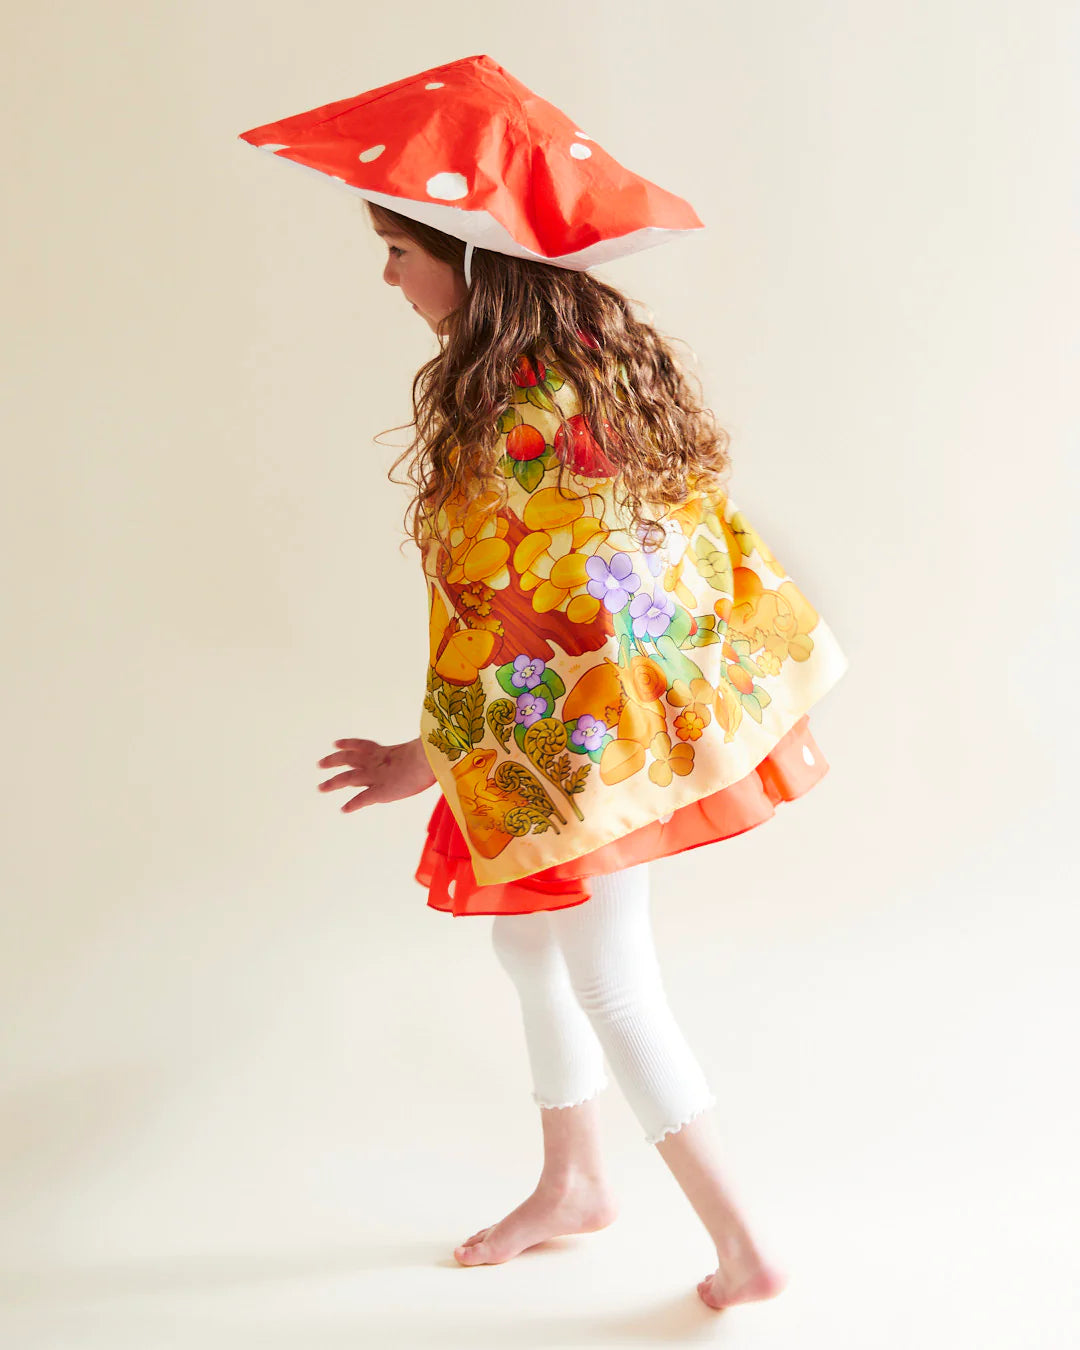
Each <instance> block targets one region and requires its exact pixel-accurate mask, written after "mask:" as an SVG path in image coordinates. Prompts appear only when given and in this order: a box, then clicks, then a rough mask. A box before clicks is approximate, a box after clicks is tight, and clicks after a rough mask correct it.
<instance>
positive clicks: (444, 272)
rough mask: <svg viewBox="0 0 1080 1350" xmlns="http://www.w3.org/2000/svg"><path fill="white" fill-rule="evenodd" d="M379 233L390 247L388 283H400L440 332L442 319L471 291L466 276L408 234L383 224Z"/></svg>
mask: <svg viewBox="0 0 1080 1350" xmlns="http://www.w3.org/2000/svg"><path fill="white" fill-rule="evenodd" d="M375 233H376V234H377V235H379V237H380V238H381V239H382V240H383V242H384V243H385V244H386V246H387V248H388V249H389V250H390V253H389V257H388V258H387V260H386V266H385V267H384V268H383V280H384V281H385V282H386V284H387V285H388V286H400V287H401V289H402V291H403V292H404V294H405V299H406V300H408V301H409V303H410V304H411V305H412V307H413V309H415V310H416V312H417V313H418V314H419V315H420V317H421V318H422V319H424V320H426V322H427V325H428V327H429V328H431V329H432V331H433V332H435V333H438V332H439V325H440V323H441V321H442V320H443V319H444V318H445V317H446V316H447V314H449V313H450V311H451V310H453V309H456V308H457V307H458V305H459V304H460V303H461V302H462V300H464V299H465V296H466V295H467V293H468V288H467V287H466V285H465V278H464V277H463V276H462V274H461V273H460V272H459V271H457V269H456V268H454V267H452V266H451V265H450V263H447V262H442V261H441V259H439V258H435V257H432V255H431V254H430V253H428V252H427V251H426V250H425V249H423V248H421V247H420V245H419V244H417V243H416V242H415V241H414V240H412V239H410V238H408V236H407V235H404V234H398V233H396V232H395V231H394V230H389V229H386V230H384V229H382V228H378V229H376V231H375Z"/></svg>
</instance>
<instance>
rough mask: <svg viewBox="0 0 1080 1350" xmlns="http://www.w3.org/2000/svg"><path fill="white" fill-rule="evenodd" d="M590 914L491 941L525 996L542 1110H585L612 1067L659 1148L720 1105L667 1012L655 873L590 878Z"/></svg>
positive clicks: (506, 924) (564, 913) (541, 921)
mask: <svg viewBox="0 0 1080 1350" xmlns="http://www.w3.org/2000/svg"><path fill="white" fill-rule="evenodd" d="M589 881H590V884H591V887H592V895H591V896H590V898H589V899H588V900H586V901H585V902H584V903H583V904H579V905H571V906H569V907H568V908H566V909H557V910H540V911H537V912H536V913H532V914H497V915H496V916H495V918H494V921H493V923H492V930H491V939H492V945H493V946H494V948H495V952H496V955H497V956H498V958H499V961H500V963H501V964H502V965H503V967H504V968H505V969H506V971H507V973H508V974H509V976H510V978H511V979H512V980H513V981H514V984H515V985H516V986H517V991H518V996H519V998H520V1000H521V1012H522V1018H523V1021H524V1023H525V1041H526V1046H527V1049H528V1054H529V1062H530V1066H531V1069H532V1077H533V1084H534V1091H533V1094H532V1095H533V1100H534V1101H535V1102H536V1104H537V1105H538V1106H541V1107H565V1106H577V1105H578V1104H579V1103H580V1102H583V1101H586V1100H587V1099H588V1098H590V1097H593V1096H595V1095H596V1094H597V1093H598V1092H599V1091H600V1090H601V1089H602V1088H605V1087H607V1085H608V1080H607V1077H606V1076H605V1073H604V1057H605V1055H606V1056H607V1061H608V1063H609V1065H610V1066H611V1070H612V1072H613V1074H614V1075H615V1078H616V1080H617V1082H618V1084H619V1087H620V1088H621V1089H622V1092H623V1095H624V1096H625V1097H626V1100H627V1102H628V1103H629V1105H630V1108H631V1110H632V1111H633V1112H634V1114H635V1116H637V1118H638V1120H639V1121H640V1122H641V1124H642V1126H643V1127H644V1129H645V1141H646V1143H649V1144H655V1143H658V1142H659V1141H660V1140H661V1139H662V1138H663V1137H664V1136H665V1135H666V1134H671V1133H672V1132H673V1131H675V1130H677V1129H678V1128H679V1127H680V1126H681V1125H685V1124H686V1122H687V1121H688V1120H690V1119H691V1118H692V1117H693V1116H696V1115H698V1114H700V1113H701V1112H702V1111H705V1110H707V1109H708V1108H709V1107H711V1106H715V1105H716V1097H715V1096H714V1095H713V1093H712V1092H711V1091H710V1088H709V1084H708V1083H707V1082H706V1079H705V1074H704V1072H703V1071H702V1068H701V1065H700V1064H699V1063H698V1061H697V1059H696V1058H695V1057H694V1053H693V1051H692V1050H691V1049H690V1046H689V1045H688V1044H687V1041H686V1038H685V1037H684V1036H683V1034H682V1032H681V1031H680V1029H679V1025H678V1023H677V1022H676V1020H675V1016H674V1014H673V1013H672V1011H671V1008H670V1007H669V1006H668V1001H667V996H666V994H665V992H664V987H663V983H662V979H661V974H660V965H659V962H658V960H657V957H656V949H655V947H654V945H653V936H652V926H651V922H650V918H649V869H648V864H647V863H641V864H639V865H638V866H636V867H628V868H626V869H625V870H624V871H622V872H613V873H611V874H609V875H606V876H595V877H590V878H589Z"/></svg>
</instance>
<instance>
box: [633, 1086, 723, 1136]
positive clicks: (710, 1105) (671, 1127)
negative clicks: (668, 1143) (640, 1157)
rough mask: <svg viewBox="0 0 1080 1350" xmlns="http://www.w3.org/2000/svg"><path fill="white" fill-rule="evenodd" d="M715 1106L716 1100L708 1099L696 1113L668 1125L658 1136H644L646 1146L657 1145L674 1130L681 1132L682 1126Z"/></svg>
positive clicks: (692, 1112)
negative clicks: (676, 1123) (675, 1123)
mask: <svg viewBox="0 0 1080 1350" xmlns="http://www.w3.org/2000/svg"><path fill="white" fill-rule="evenodd" d="M715 1105H716V1098H715V1097H710V1098H709V1100H708V1101H707V1102H706V1103H705V1105H704V1106H699V1107H698V1109H697V1110H696V1111H691V1112H690V1114H689V1115H688V1116H687V1117H686V1119H685V1120H680V1121H679V1123H678V1125H668V1126H666V1128H664V1129H662V1130H661V1131H660V1133H659V1134H654V1135H648V1134H647V1135H646V1136H645V1142H646V1143H647V1144H658V1143H659V1142H660V1140H661V1139H665V1138H666V1137H667V1136H668V1135H669V1134H674V1133H675V1131H676V1130H681V1129H682V1127H683V1126H684V1125H689V1124H690V1122H691V1121H692V1120H696V1119H697V1118H698V1116H700V1115H702V1114H703V1113H704V1112H706V1111H710V1110H711V1109H712V1108H713V1107H714V1106H715Z"/></svg>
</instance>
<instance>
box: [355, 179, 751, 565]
mask: <svg viewBox="0 0 1080 1350" xmlns="http://www.w3.org/2000/svg"><path fill="white" fill-rule="evenodd" d="M365 205H366V206H367V208H368V211H369V213H370V216H371V218H372V220H373V221H374V224H375V226H380V227H382V228H383V229H388V230H389V229H393V230H397V231H398V232H400V233H401V234H404V235H406V236H407V237H408V238H410V239H411V240H412V241H413V242H414V243H416V244H418V245H419V246H420V247H421V248H423V249H425V250H426V251H427V252H428V253H430V254H431V255H432V256H433V257H435V258H438V259H440V260H441V261H443V262H448V263H451V264H452V265H453V266H455V267H456V268H457V269H458V270H459V271H460V272H461V273H462V276H464V261H465V244H464V243H463V241H462V240H460V239H456V238H454V237H453V236H452V235H449V234H445V233H443V231H441V230H437V229H435V228H434V227H433V226H431V225H426V224H424V223H422V222H420V221H416V220H411V219H410V218H409V217H407V216H403V215H400V214H398V213H397V212H396V211H391V210H389V209H387V208H386V207H384V206H381V205H378V204H376V203H374V202H367V203H365ZM471 274H472V284H471V286H470V287H469V290H468V294H467V296H466V298H465V299H464V300H463V301H462V303H461V304H460V305H459V306H458V307H457V308H456V309H454V310H453V311H451V313H450V314H449V315H448V316H447V317H446V319H445V320H444V321H443V323H442V324H441V326H440V327H441V334H442V339H443V340H442V341H441V350H440V352H439V354H438V355H437V356H435V357H434V358H432V360H430V361H428V362H426V363H425V364H424V365H422V366H421V367H420V369H419V370H418V371H417V372H416V375H415V377H414V379H413V386H412V402H413V421H412V422H411V423H407V424H403V425H404V426H412V427H415V428H416V436H415V438H414V440H413V442H412V444H411V445H409V446H408V447H407V448H406V449H405V450H404V451H403V452H402V453H401V454H400V455H399V456H398V458H397V459H396V460H395V461H394V463H393V464H392V466H391V468H390V475H389V476H390V479H391V481H392V482H405V483H408V484H411V485H412V487H413V489H414V495H413V498H412V500H411V502H410V503H409V506H408V508H407V510H406V513H405V522H404V523H405V526H406V530H407V533H408V534H409V535H411V536H412V538H413V539H414V540H415V541H416V543H417V544H418V545H420V546H421V547H422V546H423V542H424V538H425V536H427V537H429V538H430V537H431V536H434V537H436V538H438V537H440V530H439V526H438V514H439V509H440V507H442V505H443V504H444V503H445V502H446V500H447V499H448V498H449V497H450V496H451V495H452V494H453V493H454V492H456V491H457V490H458V489H461V490H462V491H463V492H464V494H465V495H466V496H467V497H468V498H472V497H473V496H475V495H477V494H479V493H480V492H483V491H485V490H487V489H490V488H495V489H496V490H497V491H499V492H500V495H501V493H502V492H503V491H505V485H506V479H505V478H504V477H503V476H502V474H500V473H498V472H497V470H496V461H497V458H498V456H497V454H496V445H497V443H498V440H499V429H498V426H497V423H498V420H499V417H500V415H501V414H502V413H503V412H504V411H505V409H506V408H507V407H508V405H509V403H510V397H511V393H512V390H513V386H512V383H511V373H512V371H513V370H514V369H515V365H516V363H517V362H518V360H519V358H520V357H521V356H522V355H526V356H528V357H529V358H530V359H536V358H538V357H539V356H540V353H541V352H545V353H551V354H554V357H555V360H556V363H557V367H558V370H559V373H560V374H561V375H562V376H563V378H564V379H566V380H568V381H569V382H570V384H571V386H572V387H573V389H574V391H575V392H576V394H577V396H578V399H579V400H580V406H581V411H582V413H583V414H584V416H585V421H586V425H587V426H588V428H589V431H590V432H591V433H592V436H593V438H594V440H595V442H596V443H597V445H598V446H599V447H600V451H601V454H602V455H604V456H606V457H607V459H608V460H609V461H611V463H612V464H614V465H615V466H616V468H617V470H618V476H617V478H616V500H617V501H618V503H619V505H620V506H621V507H623V508H625V510H626V511H627V513H628V516H629V527H630V528H631V529H633V528H635V527H638V526H641V527H643V529H644V531H645V533H646V534H647V535H648V536H652V531H653V528H654V527H655V526H656V525H657V524H658V519H659V516H660V515H662V514H663V512H664V510H665V509H666V508H669V507H672V506H677V505H680V504H681V503H683V502H685V501H686V500H687V498H688V497H689V496H690V495H691V494H692V493H693V492H696V491H701V492H706V493H710V494H711V493H714V492H723V491H725V490H726V485H725V478H726V476H727V474H728V473H729V471H730V467H731V461H730V456H729V454H728V444H729V442H730V437H729V436H728V433H727V432H726V431H725V430H724V429H723V428H722V427H720V426H718V425H717V423H716V419H715V416H714V414H713V412H712V411H711V410H710V409H709V408H707V407H704V406H703V405H702V403H701V401H700V399H699V398H698V397H697V396H696V395H695V393H694V391H693V390H692V389H691V379H692V380H693V382H694V383H695V385H696V387H697V390H698V391H700V389H701V382H700V380H699V379H698V377H697V376H696V375H693V376H692V377H691V376H690V375H689V374H688V373H687V372H686V371H684V370H683V369H682V368H681V367H680V365H679V363H678V361H677V359H676V357H675V356H674V354H673V352H672V350H671V347H670V346H669V341H668V339H666V338H664V337H663V336H661V334H660V333H658V332H657V330H656V329H655V328H654V327H653V326H652V325H651V324H650V323H647V322H643V321H642V320H641V319H638V318H637V317H636V316H635V315H634V313H633V312H632V309H631V303H632V302H631V301H630V300H629V299H628V298H627V297H626V296H624V295H623V294H622V293H621V292H620V291H618V290H616V289H615V288H614V287H613V286H609V285H607V284H606V283H604V282H603V281H600V280H598V279H597V278H596V277H594V276H591V275H590V274H589V273H588V272H578V271H571V270H570V269H568V268H564V267H554V266H552V265H550V264H547V263H540V262H532V261H531V260H529V259H526V258H515V257H510V256H509V255H507V254H504V253H494V252H491V251H490V250H487V249H481V248H477V249H475V250H474V252H473V256H472V264H471ZM582 333H584V334H587V335H591V337H592V338H593V339H594V340H595V341H596V343H597V346H596V347H595V348H594V347H593V346H592V345H591V344H590V343H588V342H587V341H583V340H582V336H581V334H582ZM401 429H402V428H401V427H396V428H392V430H401ZM384 434H385V432H381V433H380V435H384ZM376 439H377V438H376ZM459 448H460V449H459ZM401 465H406V466H407V470H408V472H407V477H406V478H405V479H404V480H402V479H399V478H395V477H394V472H395V470H397V469H398V468H399V467H400V466H401ZM565 467H566V466H565V465H564V464H560V467H559V474H558V481H559V484H560V485H561V484H562V481H563V472H564V469H565ZM654 513H655V514H654Z"/></svg>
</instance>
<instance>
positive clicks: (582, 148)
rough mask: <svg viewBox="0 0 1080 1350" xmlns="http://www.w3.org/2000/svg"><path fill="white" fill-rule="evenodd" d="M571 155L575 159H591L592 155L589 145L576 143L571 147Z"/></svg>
mask: <svg viewBox="0 0 1080 1350" xmlns="http://www.w3.org/2000/svg"><path fill="white" fill-rule="evenodd" d="M570 153H571V155H573V157H574V158H575V159H589V158H590V157H591V155H592V151H591V150H590V149H589V147H588V146H587V145H578V144H577V142H576V141H575V142H574V144H573V145H572V146H571V147H570Z"/></svg>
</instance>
